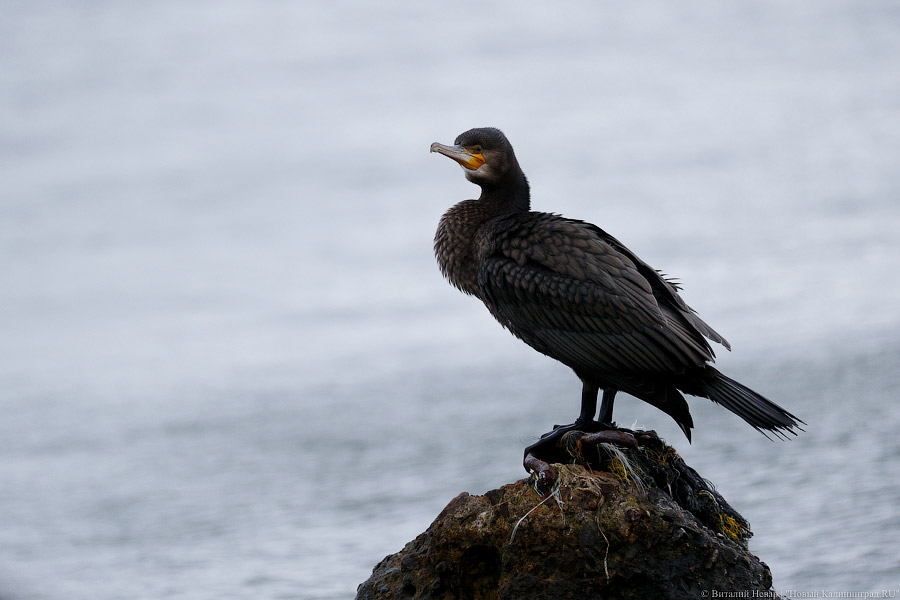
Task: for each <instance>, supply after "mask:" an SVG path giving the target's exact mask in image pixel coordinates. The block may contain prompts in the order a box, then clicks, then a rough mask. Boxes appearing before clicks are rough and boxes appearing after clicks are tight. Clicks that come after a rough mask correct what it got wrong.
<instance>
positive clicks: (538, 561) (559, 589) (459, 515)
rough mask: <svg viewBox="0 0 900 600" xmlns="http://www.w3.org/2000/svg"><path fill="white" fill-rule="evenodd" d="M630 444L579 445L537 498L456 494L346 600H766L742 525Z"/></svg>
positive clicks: (659, 448)
mask: <svg viewBox="0 0 900 600" xmlns="http://www.w3.org/2000/svg"><path fill="white" fill-rule="evenodd" d="M635 435H636V437H637V438H638V441H639V442H640V445H639V447H638V448H637V449H621V448H618V447H615V446H609V445H606V444H603V445H601V446H597V447H592V448H590V449H589V451H584V449H583V448H582V447H581V446H580V444H579V445H578V447H577V448H576V449H575V451H574V454H576V457H575V462H576V463H578V464H572V463H571V462H570V463H569V464H562V463H561V464H555V465H554V468H555V469H556V471H557V477H556V480H555V482H554V485H553V487H552V489H551V490H548V492H547V493H544V494H541V493H539V492H538V491H537V490H536V488H535V485H534V483H535V480H534V478H530V479H523V480H521V481H518V482H516V483H512V484H508V485H504V486H503V487H501V488H499V489H496V490H491V491H489V492H487V493H486V494H484V495H483V496H473V495H470V494H467V493H462V494H460V495H459V496H457V497H456V498H454V499H453V500H452V501H451V502H450V503H449V504H448V505H447V507H446V508H445V509H444V510H443V511H442V512H441V513H440V514H439V515H438V517H437V518H436V519H435V521H434V522H433V523H432V524H431V526H430V527H429V528H428V529H427V530H426V531H425V532H424V533H422V534H421V535H419V536H418V537H417V538H416V539H415V540H413V541H411V542H409V543H408V544H407V545H406V547H405V548H403V550H401V551H400V552H398V553H397V554H394V555H391V556H388V557H386V558H385V559H384V560H383V561H381V562H380V563H379V564H378V565H377V566H376V567H375V569H374V571H373V573H372V576H371V577H370V578H369V579H368V580H367V581H366V582H365V583H363V584H362V585H360V586H359V589H358V594H357V599H358V600H376V599H388V598H398V599H399V598H421V599H425V598H430V599H435V600H437V599H451V598H453V599H456V598H462V599H472V600H475V599H498V600H499V599H516V600H528V599H543V598H546V599H557V600H562V599H566V598H573V599H575V598H577V599H579V600H583V599H586V598H640V599H646V598H691V599H697V598H704V597H716V596H717V594H716V593H715V592H730V593H732V594H733V593H735V592H744V591H746V593H747V595H746V596H744V597H751V598H752V597H775V595H774V592H773V591H772V588H771V586H772V576H771V573H770V571H769V568H768V567H767V566H766V565H765V564H764V563H762V562H760V561H759V559H758V558H757V557H755V556H754V555H753V554H751V553H750V552H749V551H748V550H747V548H746V542H747V540H748V539H749V537H750V535H752V534H751V532H750V529H749V526H748V525H747V522H746V521H745V520H744V519H743V518H742V517H741V516H740V515H739V514H737V513H736V512H735V511H734V510H733V509H731V507H730V506H728V504H727V503H726V502H725V500H724V499H723V498H722V497H721V496H720V495H719V494H718V493H717V492H716V491H715V490H714V489H713V488H712V486H711V485H710V484H709V483H708V482H706V481H705V480H703V479H702V478H701V477H699V475H697V473H696V472H695V471H694V470H693V469H691V468H690V467H688V466H687V465H685V464H684V461H683V460H681V458H680V457H679V456H678V454H677V453H676V452H675V450H673V449H672V448H670V447H669V446H666V445H665V444H664V443H663V442H662V441H661V440H659V438H658V437H656V435H655V434H653V433H652V432H639V433H636V434H635ZM582 451H584V453H585V454H590V455H591V457H590V460H587V459H585V457H584V456H582V455H581V453H582Z"/></svg>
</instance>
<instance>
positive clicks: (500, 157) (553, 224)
mask: <svg viewBox="0 0 900 600" xmlns="http://www.w3.org/2000/svg"><path fill="white" fill-rule="evenodd" d="M431 152H438V153H440V154H443V155H445V156H449V157H450V158H452V159H453V160H455V161H456V162H458V163H459V164H460V165H461V166H462V167H463V172H464V173H465V176H466V179H468V180H469V181H471V182H472V183H475V184H477V185H478V186H480V187H481V196H480V197H479V198H478V199H477V200H464V201H462V202H460V203H458V204H456V205H455V206H453V207H452V208H451V209H450V210H448V211H447V212H446V213H445V214H444V216H443V217H442V218H441V221H440V225H439V226H438V230H437V234H436V236H435V239H434V251H435V255H436V257H437V260H438V263H439V265H440V268H441V271H442V272H443V274H444V276H446V277H447V279H449V281H450V283H452V284H453V285H454V286H456V287H457V288H459V289H460V290H462V291H463V292H465V293H466V294H471V295H473V296H475V297H476V298H478V299H479V300H481V301H482V302H484V304H485V306H487V308H488V310H489V311H490V312H491V314H492V315H493V316H494V317H495V318H496V319H497V320H498V321H499V322H500V324H501V325H503V326H504V327H505V328H507V329H509V331H510V332H512V334H513V335H515V336H516V337H518V338H519V339H521V340H522V341H524V342H525V343H526V344H528V345H529V346H531V347H532V348H534V349H535V350H537V351H538V352H542V353H543V354H546V355H547V356H550V357H553V358H555V359H556V360H558V361H560V362H562V363H564V364H566V365H568V366H569V367H570V368H572V370H574V371H575V374H576V375H578V377H579V378H580V379H581V382H582V386H583V387H582V394H581V414H580V415H579V416H578V419H577V420H576V421H575V423H573V424H571V425H567V426H563V427H557V428H556V429H554V431H552V432H550V433H548V434H545V435H544V437H542V439H541V442H538V443H537V444H534V445H532V446H529V448H528V449H526V457H527V456H528V452H529V450H532V449H535V448H536V447H537V446H539V445H540V444H543V443H548V442H551V441H556V440H557V439H558V438H559V437H560V436H561V435H562V434H563V433H564V432H566V431H571V430H578V431H593V432H596V431H603V430H606V429H613V428H614V427H615V425H614V423H613V421H612V412H613V399H614V398H615V395H616V392H620V391H621V392H626V393H628V394H631V395H632V396H635V397H636V398H639V399H641V400H643V401H644V402H647V403H649V404H651V405H653V406H655V407H656V408H658V409H660V410H661V411H663V412H665V413H666V414H668V415H669V416H671V417H672V418H673V419H675V422H676V423H678V426H679V427H681V430H682V431H683V432H684V434H685V435H686V436H687V438H688V441H690V439H691V429H692V428H693V426H694V424H693V420H692V419H691V414H690V412H689V411H688V405H687V402H686V401H685V399H684V396H682V394H681V393H682V392H684V393H686V394H690V395H692V396H700V397H702V398H709V399H710V400H712V401H713V402H716V403H718V404H721V405H722V406H724V407H725V408H727V409H728V410H730V411H731V412H733V413H735V414H736V415H738V416H739V417H741V418H742V419H744V420H745V421H746V422H747V423H749V424H750V425H751V426H752V427H754V428H755V429H756V430H758V431H760V432H763V433H764V434H765V432H766V431H770V432H774V433H775V434H778V435H780V436H782V437H786V436H785V434H784V432H789V433H792V434H795V435H796V433H795V432H794V429H795V428H796V429H801V428H800V423H802V421H800V420H799V419H798V418H797V417H795V416H794V415H792V414H791V413H789V412H788V411H786V410H784V409H783V408H781V407H780V406H778V405H777V404H775V403H773V402H772V401H770V400H768V399H766V398H764V397H763V396H761V395H760V394H758V393H756V392H754V391H753V390H751V389H749V388H747V387H745V386H744V385H742V384H740V383H738V382H737V381H734V380H733V379H730V378H728V377H726V376H725V375H723V374H722V373H720V372H719V371H718V370H716V369H715V368H714V367H713V366H712V365H711V363H712V362H713V361H714V353H713V351H712V348H711V347H710V344H709V342H708V341H707V340H711V341H713V342H717V343H719V344H722V345H723V346H725V348H727V349H730V346H729V344H728V342H727V341H726V340H725V339H724V338H723V337H722V336H721V335H719V334H718V333H716V331H715V330H713V328H712V327H710V326H709V325H707V324H706V323H705V322H704V321H703V320H702V319H700V317H699V316H698V315H697V314H696V313H695V312H694V311H693V310H692V309H691V308H690V307H689V306H688V305H687V304H685V302H684V300H682V299H681V297H680V296H679V295H678V290H679V289H680V288H679V287H678V286H677V285H676V284H675V283H673V282H672V281H670V280H667V279H666V278H665V277H663V276H662V275H661V274H660V273H659V272H658V271H656V270H654V269H653V268H651V267H650V266H648V265H647V264H646V263H645V262H643V261H642V260H641V259H639V258H638V257H637V256H636V255H635V254H634V253H633V252H632V251H631V250H629V249H628V248H626V247H625V245H624V244H622V243H621V242H620V241H618V240H617V239H615V238H614V237H612V236H611V235H609V234H608V233H606V232H605V231H603V230H602V229H600V228H599V227H597V226H595V225H592V224H590V223H587V222H585V221H578V220H574V219H567V218H563V217H561V216H559V215H555V214H550V213H544V212H534V211H531V210H530V192H529V187H528V181H527V180H526V178H525V174H524V173H523V172H522V169H521V168H520V167H519V163H518V161H517V160H516V155H515V153H514V152H513V148H512V145H511V144H510V143H509V141H508V140H507V139H506V136H505V135H503V133H502V132H501V131H500V130H499V129H494V128H491V127H485V128H479V129H470V130H469V131H466V132H465V133H462V134H460V135H459V137H457V138H456V141H455V142H454V145H453V146H446V145H443V144H439V143H434V144H432V145H431ZM599 390H603V400H602V404H601V406H600V413H599V415H598V416H597V419H596V420H595V414H596V412H597V395H598V392H599Z"/></svg>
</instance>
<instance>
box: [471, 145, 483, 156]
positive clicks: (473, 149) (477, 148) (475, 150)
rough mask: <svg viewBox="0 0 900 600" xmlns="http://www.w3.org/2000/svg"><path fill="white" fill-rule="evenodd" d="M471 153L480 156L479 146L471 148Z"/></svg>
mask: <svg viewBox="0 0 900 600" xmlns="http://www.w3.org/2000/svg"><path fill="white" fill-rule="evenodd" d="M472 152H474V153H475V154H481V146H473V147H472Z"/></svg>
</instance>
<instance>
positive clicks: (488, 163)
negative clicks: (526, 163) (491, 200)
mask: <svg viewBox="0 0 900 600" xmlns="http://www.w3.org/2000/svg"><path fill="white" fill-rule="evenodd" d="M453 144H454V145H453V146H445V145H444V144H439V143H437V142H435V143H433V144H432V145H431V151H432V152H438V153H440V154H443V155H444V156H449V157H450V158H452V159H453V160H455V161H456V162H458V163H459V164H460V165H461V166H462V168H463V172H464V173H465V175H466V179H468V180H469V181H471V182H472V183H475V184H478V185H480V186H481V187H482V188H484V187H491V186H494V185H497V184H499V183H500V182H501V181H503V180H504V179H505V178H506V177H507V175H508V174H510V173H513V172H521V170H520V169H519V163H518V162H517V161H516V155H515V153H514V152H513V148H512V144H510V143H509V140H507V139H506V136H505V135H503V132H502V131H500V130H499V129H495V128H493V127H479V128H477V129H470V130H468V131H466V132H465V133H461V134H459V135H458V136H457V138H456V141H455V142H454V143H453Z"/></svg>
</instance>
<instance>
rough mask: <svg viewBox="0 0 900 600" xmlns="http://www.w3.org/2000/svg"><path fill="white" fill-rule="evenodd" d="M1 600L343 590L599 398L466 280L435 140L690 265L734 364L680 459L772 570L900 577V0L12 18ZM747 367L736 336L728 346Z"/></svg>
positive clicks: (140, 6)
mask: <svg viewBox="0 0 900 600" xmlns="http://www.w3.org/2000/svg"><path fill="white" fill-rule="evenodd" d="M0 14H2V19H0V56H2V61H0V156H2V161H0V180H2V181H3V187H2V192H0V194H2V197H0V281H2V282H3V285H2V286H0V331H2V332H3V335H2V336H0V356H2V360H0V411H2V414H3V418H2V420H0V440H2V441H0V482H2V485H0V522H2V527H0V596H2V597H4V598H13V599H19V598H22V599H25V598H36V599H42V600H43V599H51V600H52V599H57V598H91V599H92V600H106V599H118V598H128V599H134V598H185V599H195V598H196V599H199V598H210V597H215V598H303V599H307V598H309V599H331V598H335V599H336V598H347V597H352V596H353V594H354V593H355V589H356V585H357V584H358V583H360V582H361V581H363V580H364V579H365V578H366V577H367V576H368V575H369V573H370V572H371V568H372V566H373V565H374V564H375V563H376V562H377V561H378V560H380V559H381V558H382V557H383V556H384V555H386V554H388V553H392V552H395V551H397V550H398V549H400V548H401V547H402V545H403V544H404V543H405V542H406V541H408V540H410V539H412V538H413V537H414V536H415V535H416V534H418V533H419V532H421V531H422V530H424V529H425V528H426V527H427V525H428V524H429V523H430V521H431V519H432V518H433V517H434V516H435V515H436V514H437V512H438V511H439V510H440V509H441V508H442V507H443V506H444V504H445V503H446V502H447V501H449V500H450V499H451V498H452V497H453V496H455V495H456V494H457V493H459V492H460V491H463V490H465V491H469V492H472V493H480V492H484V491H486V490H488V489H490V488H493V487H497V486H499V485H500V484H502V483H506V482H509V481H512V480H514V479H517V478H519V477H521V476H522V475H523V474H524V473H523V472H522V470H521V467H520V464H519V463H520V460H521V448H522V447H523V445H524V444H526V443H528V442H529V441H530V440H532V439H533V438H534V436H536V435H537V434H539V433H541V432H543V431H545V430H546V429H547V428H548V427H549V425H550V424H552V423H558V422H568V421H570V420H571V419H572V417H573V416H574V414H575V412H576V411H577V398H578V384H577V382H576V381H575V379H574V377H573V376H572V375H571V374H570V373H568V372H567V371H566V369H565V368H564V367H561V366H560V365H558V364H555V363H553V362H552V361H550V360H549V359H545V358H544V357H541V356H539V355H537V354H535V353H533V352H532V351H530V350H529V349H528V348H526V347H525V346H523V345H522V344H520V343H519V342H517V341H516V340H514V339H513V338H512V337H511V336H509V335H508V334H506V333H504V332H503V331H501V329H500V328H499V326H497V325H496V324H495V323H494V322H493V321H492V320H491V318H490V317H489V315H487V313H486V311H485V310H484V309H483V308H482V307H481V306H479V305H478V303H477V302H476V301H474V300H472V299H471V298H465V297H463V296H462V295H460V294H458V293H457V292H455V291H454V290H452V289H451V288H450V287H449V286H448V285H447V284H446V283H445V282H443V281H442V280H441V278H440V275H439V274H438V270H437V267H436V265H435V264H434V262H433V258H432V256H431V238H432V235H433V232H434V228H435V226H436V223H437V220H438V218H439V216H440V214H441V213H442V212H443V210H445V209H446V208H447V207H448V206H449V205H450V204H452V203H454V202H456V201H457V200H460V199H463V198H466V197H470V196H471V195H472V194H473V193H475V189H474V188H473V187H472V186H471V185H470V184H468V183H466V182H465V181H464V179H463V178H462V177H461V176H460V173H459V170H458V168H457V167H455V166H454V165H452V164H451V163H450V161H448V160H446V159H444V158H442V157H438V156H435V155H429V154H428V152H427V150H428V146H429V144H430V143H431V142H433V141H442V142H449V141H452V140H453V138H454V137H455V136H456V134H457V133H459V132H461V131H463V130H465V129H467V128H469V127H472V126H479V125H495V126H499V127H501V128H503V129H504V130H505V131H506V132H507V134H508V135H509V136H510V138H511V139H512V141H513V143H514V144H515V145H516V148H517V152H518V156H519V159H520V162H521V164H522V165H523V167H524V168H525V170H526V173H527V174H528V176H529V178H530V180H531V183H532V190H533V193H534V205H535V207H536V208H539V209H543V210H551V211H556V212H562V213H564V214H567V215H570V216H576V217H580V218H585V219H588V220H591V221H593V222H596V223H598V224H600V225H601V226H603V227H604V228H606V229H607V230H608V231H610V232H612V233H613V234H614V235H616V236H617V237H619V238H620V239H622V240H623V241H624V242H625V243H627V244H628V245H629V246H630V247H631V248H632V249H633V250H635V251H636V252H638V254H639V255H641V256H642V257H643V258H644V259H645V260H647V261H648V262H650V263H651V264H653V265H654V266H657V267H658V268H660V269H663V270H664V271H666V272H667V273H671V274H673V275H677V276H678V277H680V278H681V279H682V280H683V282H684V284H685V286H686V291H685V297H686V299H687V300H688V302H689V303H691V304H692V305H693V306H694V307H695V308H697V309H698V310H699V311H700V312H701V314H702V315H703V316H704V318H705V319H706V320H707V321H709V322H710V323H711V324H713V326H714V327H716V328H717V329H718V330H719V331H721V332H722V333H723V334H725V335H726V337H728V338H729V340H730V341H731V342H732V344H733V346H734V348H735V350H734V352H733V353H731V354H728V355H727V356H721V357H720V358H721V360H720V365H721V368H722V369H723V370H725V371H726V372H728V373H729V374H731V375H733V376H735V377H737V378H738V379H741V380H743V381H745V382H746V383H748V384H750V385H752V386H753V387H755V388H758V389H759V390H760V391H763V392H764V393H766V394H767V395H769V396H771V397H773V398H776V399H777V400H778V401H779V402H781V403H782V404H784V405H785V406H786V407H788V408H789V409H790V410H791V411H793V412H795V413H796V414H798V415H800V416H801V417H802V418H804V419H805V420H806V422H807V423H808V424H809V427H808V431H807V433H805V434H803V435H801V436H800V437H799V438H798V439H797V440H795V441H793V442H790V443H769V442H767V441H766V440H765V439H764V438H762V437H761V436H759V435H758V434H756V433H755V432H753V431H752V430H751V429H750V428H748V427H746V425H744V424H743V423H742V422H740V420H738V419H736V418H734V417H733V416H732V415H730V414H728V413H727V412H726V411H723V410H721V409H719V408H717V407H714V406H711V405H709V404H708V403H704V402H703V401H699V400H696V401H693V402H692V410H693V412H694V416H695V421H696V422H697V429H696V430H695V442H694V444H693V445H692V446H689V445H688V444H687V443H686V442H685V440H684V439H683V438H682V437H680V433H679V432H678V430H677V429H676V428H675V426H674V424H670V423H669V422H668V418H667V417H665V415H662V414H661V413H659V412H656V411H654V410H653V409H652V408H650V407H646V406H643V405H639V404H641V403H638V402H635V401H631V400H629V399H627V398H623V399H622V400H620V401H619V402H618V403H617V411H616V416H617V418H618V419H619V421H620V422H625V423H629V424H630V423H631V422H633V421H636V422H637V423H639V424H640V425H643V426H647V427H653V428H656V429H658V430H659V431H660V432H661V433H662V434H663V435H664V436H665V437H666V438H667V439H669V440H670V441H671V442H673V443H675V444H676V446H677V447H678V448H679V450H680V451H681V452H682V453H683V454H684V455H685V456H686V458H687V459H688V461H689V462H690V463H691V464H692V465H694V466H695V467H696V468H697V469H698V470H699V471H700V472H701V473H703V474H704V475H706V476H707V477H709V478H711V479H712V480H713V481H715V482H716V483H717V485H718V486H719V488H720V489H721V491H722V492H723V493H724V494H725V496H726V498H728V499H729V501H730V502H731V503H732V504H733V505H734V506H735V507H736V508H737V509H738V510H740V511H741V512H742V513H743V514H744V516H746V517H747V518H748V519H749V520H750V522H751V523H752V525H753V527H754V531H755V533H756V537H755V538H754V540H753V541H752V544H751V549H752V550H753V551H754V552H756V553H757V554H758V555H759V556H760V557H761V558H762V559H763V560H765V561H766V562H767V563H768V564H769V565H770V566H771V567H772V570H773V573H774V576H775V584H776V586H777V587H778V589H781V590H801V591H802V590H822V589H829V590H837V591H859V590H881V589H896V588H900V575H898V573H900V561H898V559H897V557H898V556H900V541H898V533H900V532H898V523H900V508H898V507H900V483H898V482H900V461H898V458H900V445H898V442H897V437H896V431H897V429H898V427H900V408H898V404H897V402H896V399H897V397H898V391H900V368H898V366H900V365H898V359H900V281H898V278H897V277H896V276H895V273H896V272H897V269H898V267H900V260H898V257H900V235H898V233H897V232H898V231H900V203H898V197H900V169H898V168H897V165H898V164H900V70H898V69H897V68H896V57H897V56H898V55H900V36H898V35H897V31H898V26H900V11H898V9H897V7H896V5H895V4H894V3H892V2H887V1H884V2H875V1H873V2H849V1H847V2H836V1H831V2H829V1H824V2H823V1H815V2H812V1H810V2H795V3H790V4H788V5H784V3H780V2H735V3H727V4H725V3H718V2H712V1H710V2H697V3H688V4H684V3H679V4H678V5H677V6H676V5H671V4H670V3H666V2H650V3H641V4H639V5H635V4H633V3H618V4H612V5H610V4H604V5H602V6H600V5H596V4H595V3H590V2H574V3H571V4H568V5H566V7H564V8H561V7H559V6H551V5H546V4H543V5H542V4H536V3H525V4H524V5H523V3H521V2H515V3H514V2H498V3H492V4H489V5H484V4H481V5H477V6H476V5H465V4H463V5H460V4H457V5H453V6H450V5H446V4H441V5H439V4H430V3H421V2H396V3H392V4H390V5H387V6H386V5H375V4H371V3H352V2H329V3H312V2H309V3H303V4H300V3H279V2H256V3H252V4H249V3H240V2H229V1H225V2H202V1H201V2H194V3H180V2H154V3H136V2H118V3H112V2H92V3H87V2H68V3H63V2H36V3H27V4H26V3H14V2H3V3H2V4H0ZM720 354H727V353H724V352H723V353H720Z"/></svg>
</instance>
